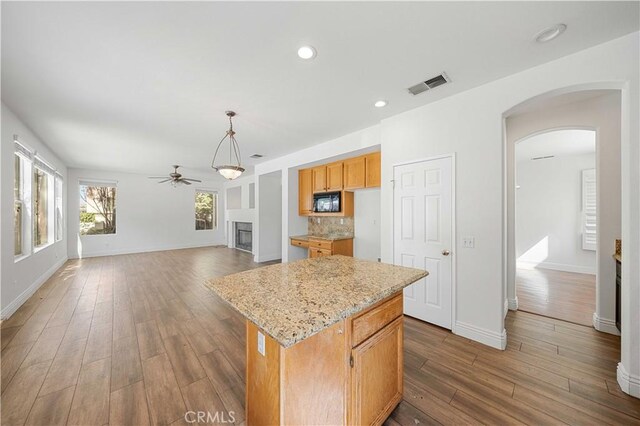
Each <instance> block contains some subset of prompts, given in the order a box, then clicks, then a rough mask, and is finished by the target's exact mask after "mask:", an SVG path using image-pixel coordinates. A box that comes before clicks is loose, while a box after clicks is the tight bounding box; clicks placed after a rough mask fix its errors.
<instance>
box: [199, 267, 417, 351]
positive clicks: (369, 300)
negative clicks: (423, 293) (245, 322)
mask: <svg viewBox="0 0 640 426" xmlns="http://www.w3.org/2000/svg"><path fill="white" fill-rule="evenodd" d="M427 275H428V272H427V271H424V270H420V269H413V268H406V267H403V266H394V265H389V264H385V263H378V262H371V261H367V260H360V259H356V258H353V257H348V256H340V255H334V256H326V257H319V258H313V259H304V260H299V261H296V262H291V263H281V264H277V265H271V266H265V267H263V268H258V269H252V270H249V271H245V272H240V273H238V274H233V275H227V276H226V277H222V278H216V279H212V280H209V281H207V283H206V285H207V287H209V288H210V289H211V290H213V292H214V293H216V294H217V295H218V296H220V298H222V299H223V300H224V301H226V302H227V303H228V304H229V305H231V307H233V308H234V309H235V310H237V311H238V312H240V313H241V314H242V315H244V316H245V317H247V318H248V319H249V320H251V321H252V322H254V323H255V324H256V325H257V326H258V327H260V328H261V329H262V330H264V332H265V333H267V334H268V335H269V336H271V337H273V338H274V339H275V340H276V341H277V342H278V343H280V345H282V346H283V347H285V348H286V347H289V346H291V345H293V344H295V343H297V342H299V341H301V340H304V339H306V338H308V337H310V336H312V335H314V334H316V333H318V332H320V331H322V330H324V329H325V328H327V327H329V326H331V325H333V324H335V323H336V322H338V321H340V320H342V319H344V318H347V317H350V316H352V315H354V314H356V313H358V312H360V311H362V310H364V309H366V308H368V307H369V306H371V305H373V304H375V303H377V302H379V301H380V300H382V299H384V298H386V297H388V296H391V295H392V294H395V293H397V292H398V291H400V290H402V289H403V288H404V287H406V286H408V285H409V284H411V283H413V282H415V281H417V280H419V279H420V278H423V277H425V276H427Z"/></svg>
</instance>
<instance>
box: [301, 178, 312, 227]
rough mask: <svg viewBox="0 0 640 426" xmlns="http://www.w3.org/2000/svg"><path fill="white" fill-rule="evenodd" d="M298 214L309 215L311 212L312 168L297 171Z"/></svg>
mask: <svg viewBox="0 0 640 426" xmlns="http://www.w3.org/2000/svg"><path fill="white" fill-rule="evenodd" d="M298 191H299V194H298V214H299V215H300V216H309V215H310V214H312V213H313V170H312V169H304V170H300V171H298Z"/></svg>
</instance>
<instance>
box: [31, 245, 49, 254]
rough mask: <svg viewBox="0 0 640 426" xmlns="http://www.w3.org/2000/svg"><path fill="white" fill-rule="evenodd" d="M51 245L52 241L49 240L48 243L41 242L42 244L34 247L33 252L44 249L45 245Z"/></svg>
mask: <svg viewBox="0 0 640 426" xmlns="http://www.w3.org/2000/svg"><path fill="white" fill-rule="evenodd" d="M52 245H53V242H50V243H47V244H43V245H41V246H38V247H35V248H34V249H33V253H38V252H39V251H42V250H44V249H46V248H47V247H49V246H52Z"/></svg>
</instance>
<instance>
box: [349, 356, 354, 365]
mask: <svg viewBox="0 0 640 426" xmlns="http://www.w3.org/2000/svg"><path fill="white" fill-rule="evenodd" d="M349 365H350V366H351V368H353V355H351V356H349Z"/></svg>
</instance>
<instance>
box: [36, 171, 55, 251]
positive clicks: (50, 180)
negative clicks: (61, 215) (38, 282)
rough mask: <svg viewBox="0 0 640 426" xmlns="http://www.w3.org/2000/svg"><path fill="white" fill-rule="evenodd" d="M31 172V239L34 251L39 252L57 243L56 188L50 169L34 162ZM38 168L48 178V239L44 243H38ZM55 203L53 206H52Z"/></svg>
mask: <svg viewBox="0 0 640 426" xmlns="http://www.w3.org/2000/svg"><path fill="white" fill-rule="evenodd" d="M31 170H32V172H31V174H32V179H31V187H32V189H31V206H32V209H31V211H32V214H31V225H32V228H31V241H32V243H31V244H32V247H33V253H37V252H39V251H41V250H43V249H45V248H47V247H49V246H50V245H52V244H53V243H55V238H54V229H53V227H52V226H51V224H52V223H53V224H54V225H55V223H54V222H55V220H54V217H55V216H54V209H55V200H54V197H55V195H54V194H55V192H54V188H53V186H54V185H52V183H53V182H54V179H53V175H52V174H51V172H50V171H49V170H45V168H44V167H39V166H38V164H37V163H36V164H33V165H32V167H31ZM37 170H39V171H40V172H41V173H42V176H45V177H46V179H47V188H46V192H47V199H46V204H47V210H46V213H45V215H46V216H45V217H46V221H47V222H46V225H47V229H46V233H47V241H46V242H45V243H43V244H40V245H36V238H37V235H38V232H37V228H38V218H39V212H38V204H39V200H38V201H37V200H36V197H37V196H38V189H37V185H38V183H37V180H36V178H35V176H36V173H37ZM52 205H53V208H52Z"/></svg>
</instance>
